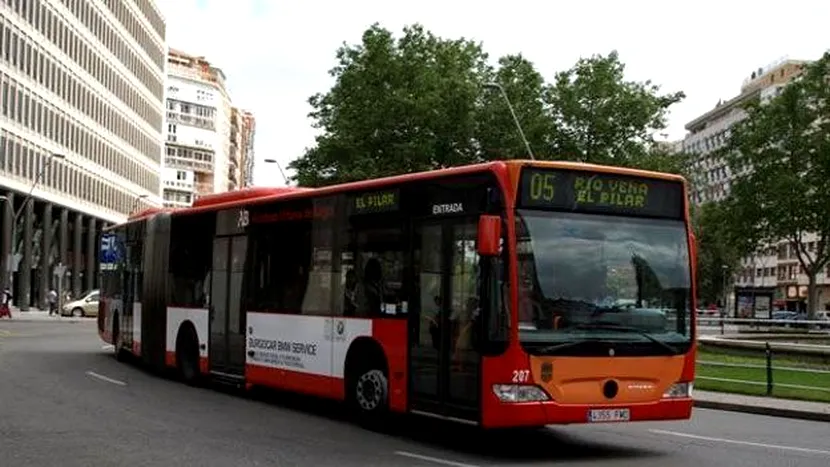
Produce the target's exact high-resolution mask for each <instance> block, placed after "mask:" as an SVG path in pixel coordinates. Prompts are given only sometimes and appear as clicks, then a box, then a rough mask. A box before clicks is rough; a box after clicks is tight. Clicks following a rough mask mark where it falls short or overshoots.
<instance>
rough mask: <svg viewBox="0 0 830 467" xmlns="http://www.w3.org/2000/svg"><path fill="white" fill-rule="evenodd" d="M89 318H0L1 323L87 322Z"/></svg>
mask: <svg viewBox="0 0 830 467" xmlns="http://www.w3.org/2000/svg"><path fill="white" fill-rule="evenodd" d="M88 321H94V320H88V319H84V318H57V319H53V318H47V319H44V318H31V317H28V316H23V317H20V316H12V319H8V318H0V323H5V322H10V323H86V322H88Z"/></svg>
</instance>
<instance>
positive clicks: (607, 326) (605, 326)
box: [573, 321, 680, 355]
mask: <svg viewBox="0 0 830 467" xmlns="http://www.w3.org/2000/svg"><path fill="white" fill-rule="evenodd" d="M573 328H574V329H600V330H608V331H622V332H632V333H635V334H639V335H640V336H642V337H645V338H646V339H648V340H650V341H651V342H653V343H655V344H657V345H659V346H660V347H662V348H664V349H666V350H667V351H668V352H669V353H671V355H680V352H679V351H678V350H677V349H675V348H674V347H672V346H670V345H669V344H667V343H665V342H663V341H661V340H660V339H658V338H656V337H654V336H652V335H651V334H649V333H647V332H645V331H643V330H642V329H639V328H635V327H631V326H622V325H620V324H613V323H603V322H601V321H596V322H592V323H584V324H577V325H576V326H573Z"/></svg>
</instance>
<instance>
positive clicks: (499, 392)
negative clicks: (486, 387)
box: [493, 384, 550, 402]
mask: <svg viewBox="0 0 830 467" xmlns="http://www.w3.org/2000/svg"><path fill="white" fill-rule="evenodd" d="M493 394H495V395H496V397H498V398H499V400H500V401H502V402H539V401H546V400H548V399H550V398H549V397H548V395H547V394H546V393H545V391H543V390H542V388H540V387H539V386H535V385H526V384H494V385H493Z"/></svg>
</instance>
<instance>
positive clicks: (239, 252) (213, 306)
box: [209, 236, 247, 378]
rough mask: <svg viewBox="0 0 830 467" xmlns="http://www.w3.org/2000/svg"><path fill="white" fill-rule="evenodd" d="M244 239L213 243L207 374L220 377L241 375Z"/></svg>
mask: <svg viewBox="0 0 830 467" xmlns="http://www.w3.org/2000/svg"><path fill="white" fill-rule="evenodd" d="M246 249H247V237H245V236H235V237H218V238H216V239H215V240H214V241H213V268H212V271H211V287H210V321H209V322H210V325H209V326H210V347H209V349H210V350H209V355H210V357H209V360H210V371H211V373H213V374H214V375H218V376H220V377H234V378H238V377H242V376H244V374H245V313H244V312H242V275H243V272H244V270H245V254H246Z"/></svg>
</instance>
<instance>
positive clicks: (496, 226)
mask: <svg viewBox="0 0 830 467" xmlns="http://www.w3.org/2000/svg"><path fill="white" fill-rule="evenodd" d="M500 246H501V217H499V216H488V215H483V216H481V217H479V218H478V254H479V255H481V256H498V255H499V247H500Z"/></svg>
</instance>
